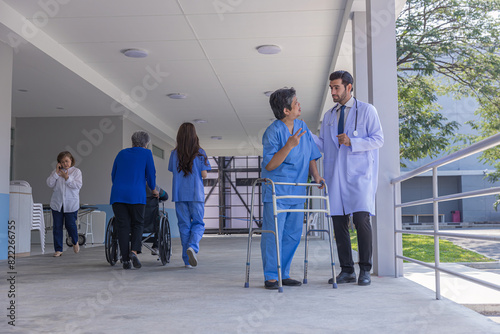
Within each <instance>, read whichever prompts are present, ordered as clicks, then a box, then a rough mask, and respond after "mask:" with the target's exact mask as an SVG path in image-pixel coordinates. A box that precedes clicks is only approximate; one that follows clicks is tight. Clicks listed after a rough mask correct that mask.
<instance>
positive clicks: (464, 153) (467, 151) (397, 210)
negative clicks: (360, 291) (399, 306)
mask: <svg viewBox="0 0 500 334" xmlns="http://www.w3.org/2000/svg"><path fill="white" fill-rule="evenodd" d="M497 145H500V134H496V135H494V136H491V137H489V138H486V139H484V140H482V141H480V142H477V143H475V144H473V145H471V146H469V147H466V148H464V149H462V150H459V151H457V152H454V153H452V154H450V155H448V156H445V157H443V158H440V159H437V160H434V161H433V162H430V163H428V164H426V165H424V166H422V167H419V168H417V169H415V170H413V171H411V172H408V173H405V174H403V175H401V176H399V177H397V178H395V179H393V180H392V181H391V183H392V185H393V188H394V192H395V195H396V192H397V188H398V187H396V185H397V184H399V183H401V182H403V181H405V180H408V179H411V178H413V177H415V176H418V175H420V174H423V173H425V172H427V171H429V170H432V198H427V199H422V200H418V201H411V202H405V203H398V201H400V199H399V197H398V196H394V198H396V203H395V205H394V215H395V217H398V215H401V208H404V207H410V206H416V205H422V204H431V203H432V204H433V220H434V231H433V232H425V231H409V230H402V229H398V226H397V223H395V226H394V238H395V240H394V244H395V245H397V244H398V243H397V238H398V236H399V235H402V234H418V235H431V236H434V264H432V263H426V262H422V261H419V260H416V259H413V258H410V257H406V256H403V254H398V249H397V247H396V253H395V262H396V263H395V266H396V276H397V275H398V273H399V272H400V268H399V265H400V262H401V261H400V260H406V261H409V262H413V263H417V264H420V265H422V266H425V267H428V268H431V269H434V270H435V276H436V299H441V288H440V286H441V283H440V273H441V272H444V273H446V274H450V275H453V276H456V277H460V278H462V279H465V280H467V281H470V282H474V283H477V284H481V285H483V286H486V287H489V288H492V289H495V290H499V291H500V285H498V284H493V283H490V282H487V281H484V280H481V279H477V278H474V277H470V276H467V275H463V274H461V273H458V272H455V271H451V270H448V269H445V268H443V267H442V266H441V265H440V259H439V237H454V238H464V239H474V240H488V241H498V242H500V237H499V236H484V235H477V234H469V233H468V234H460V235H458V234H454V233H445V232H440V231H439V211H438V205H439V202H444V201H451V200H457V199H465V198H472V197H479V196H488V195H495V194H500V187H492V188H488V189H482V190H475V191H468V192H462V193H455V194H450V195H446V196H439V195H438V194H439V193H438V173H437V169H438V167H441V166H444V165H446V164H449V163H452V162H454V161H457V160H460V159H463V158H466V157H468V156H471V155H473V154H475V153H479V152H482V151H485V150H487V149H489V148H492V147H495V146H497ZM394 221H395V222H398V221H399V220H398V219H394Z"/></svg>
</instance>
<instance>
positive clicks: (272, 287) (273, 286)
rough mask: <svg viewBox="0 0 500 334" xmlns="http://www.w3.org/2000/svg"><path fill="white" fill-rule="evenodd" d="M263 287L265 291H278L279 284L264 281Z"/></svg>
mask: <svg viewBox="0 0 500 334" xmlns="http://www.w3.org/2000/svg"><path fill="white" fill-rule="evenodd" d="M264 286H265V287H266V289H269V290H278V287H279V283H278V281H274V282H271V281H265V282H264Z"/></svg>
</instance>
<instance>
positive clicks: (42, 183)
mask: <svg viewBox="0 0 500 334" xmlns="http://www.w3.org/2000/svg"><path fill="white" fill-rule="evenodd" d="M14 131H15V142H14V161H15V163H14V165H15V168H14V170H13V178H14V179H18V180H25V181H27V182H28V183H29V184H30V185H31V187H32V188H33V200H34V201H35V202H38V203H44V204H48V203H50V197H51V196H52V189H50V188H49V187H48V186H47V184H46V180H47V177H48V176H49V174H50V173H51V172H52V171H53V170H54V168H55V166H56V158H57V155H58V154H59V152H61V151H70V152H71V154H72V155H73V157H74V158H75V161H76V164H75V166H76V167H78V168H79V169H80V170H81V171H82V175H83V187H82V189H81V191H80V202H81V203H83V204H108V203H109V195H110V190H111V177H110V175H111V169H112V167H113V160H114V157H115V155H116V153H117V152H118V151H119V150H120V149H121V145H122V141H121V133H122V119H121V117H104V118H103V117H33V118H17V119H16V126H15V129H14Z"/></svg>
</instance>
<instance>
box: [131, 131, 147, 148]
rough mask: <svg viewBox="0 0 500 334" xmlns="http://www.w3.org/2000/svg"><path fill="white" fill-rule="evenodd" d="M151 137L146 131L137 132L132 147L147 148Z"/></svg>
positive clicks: (133, 137) (133, 136)
mask: <svg viewBox="0 0 500 334" xmlns="http://www.w3.org/2000/svg"><path fill="white" fill-rule="evenodd" d="M150 141H151V137H149V134H148V133H147V132H146V131H136V132H134V134H133V135H132V147H144V148H145V147H147V146H148V144H149V142H150Z"/></svg>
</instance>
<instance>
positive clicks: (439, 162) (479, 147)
mask: <svg viewBox="0 0 500 334" xmlns="http://www.w3.org/2000/svg"><path fill="white" fill-rule="evenodd" d="M499 144H500V133H497V134H496V135H493V136H491V137H488V138H486V139H483V140H481V141H478V142H477V143H474V144H472V145H471V146H468V147H466V148H463V149H461V150H458V151H456V152H454V153H452V154H449V155H447V156H445V157H442V158H439V159H436V160H434V161H432V162H429V163H428V164H426V165H423V166H421V167H419V168H416V169H414V170H412V171H410V172H408V173H405V174H403V175H401V176H399V177H396V178H394V179H392V180H391V183H392V184H396V183H399V182H403V181H405V180H408V179H411V178H412V177H414V176H418V175H420V174H423V173H425V172H427V171H429V170H431V169H433V168H435V167H436V168H437V167H441V166H444V165H447V164H449V163H452V162H455V161H457V160H460V159H463V158H467V157H468V156H471V155H473V154H476V153H479V152H482V151H485V150H487V149H489V148H492V147H495V146H497V145H499Z"/></svg>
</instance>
